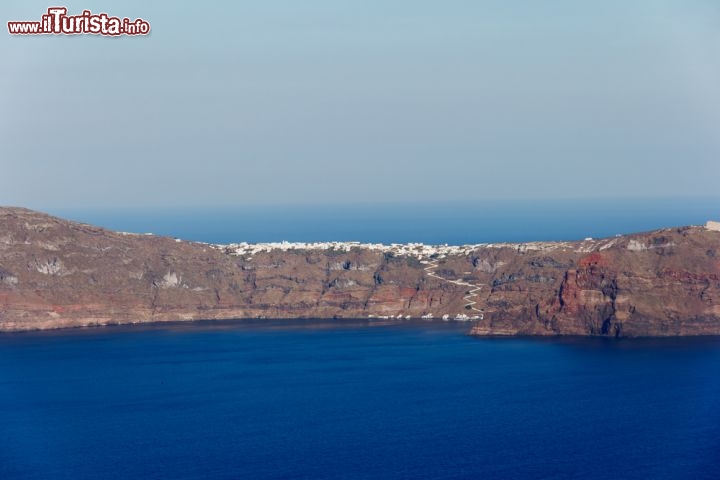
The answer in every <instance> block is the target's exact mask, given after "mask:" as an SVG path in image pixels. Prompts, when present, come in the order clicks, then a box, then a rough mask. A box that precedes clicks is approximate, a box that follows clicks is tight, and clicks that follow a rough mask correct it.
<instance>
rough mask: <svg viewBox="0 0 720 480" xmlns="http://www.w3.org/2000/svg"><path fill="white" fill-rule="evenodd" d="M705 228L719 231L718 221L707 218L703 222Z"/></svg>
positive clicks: (719, 224) (719, 223)
mask: <svg viewBox="0 0 720 480" xmlns="http://www.w3.org/2000/svg"><path fill="white" fill-rule="evenodd" d="M705 228H707V229H708V230H713V231H715V232H720V222H714V221H712V220H708V221H707V223H706V224H705Z"/></svg>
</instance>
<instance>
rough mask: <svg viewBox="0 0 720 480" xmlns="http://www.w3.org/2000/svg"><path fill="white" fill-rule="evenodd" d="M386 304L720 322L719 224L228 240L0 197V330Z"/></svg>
mask: <svg viewBox="0 0 720 480" xmlns="http://www.w3.org/2000/svg"><path fill="white" fill-rule="evenodd" d="M413 248H414V249H415V250H413ZM470 293H472V294H473V295H470V296H468V295H469V294H470ZM471 301H474V302H476V303H471ZM481 310H482V314H481V313H480V311H481ZM391 315H392V316H395V317H397V316H398V315H402V316H403V318H406V317H408V316H410V317H413V318H419V317H421V316H429V315H433V316H434V317H435V318H438V317H440V316H442V315H450V316H451V317H455V316H456V315H461V316H463V315H464V316H466V317H470V318H472V317H473V316H475V317H481V316H482V319H480V318H477V319H475V320H472V327H471V328H472V333H474V334H480V335H515V334H527V335H556V334H564V335H609V336H610V335H611V336H645V335H658V336H668V335H710V334H720V232H717V231H711V230H708V229H706V228H704V227H682V228H672V229H664V230H660V231H655V232H648V233H641V234H635V235H626V236H622V237H614V238H609V239H602V240H586V241H582V242H555V243H551V242H538V243H526V244H494V245H475V246H467V247H458V248H453V247H449V248H445V249H444V250H443V249H442V248H439V249H432V248H430V247H419V246H416V247H408V246H394V247H381V246H377V245H375V246H372V245H370V246H367V245H339V246H338V245H335V246H331V247H328V246H324V247H323V248H318V247H315V246H305V247H303V246H294V247H292V248H285V247H282V248H281V247H277V246H275V247H273V246H266V247H265V248H259V247H257V246H254V247H253V246H245V247H243V248H235V247H229V246H225V247H221V246H212V245H207V244H201V243H193V242H185V241H178V240H175V239H171V238H166V237H157V236H150V235H136V234H123V233H117V232H112V231H108V230H105V229H102V228H98V227H93V226H90V225H85V224H79V223H74V222H70V221H66V220H62V219H59V218H55V217H51V216H48V215H45V214H42V213H38V212H33V211H30V210H26V209H20V208H0V330H6V331H9V330H30V329H48V328H60V327H71V326H86V325H100V324H110V323H139V322H155V321H175V320H194V319H230V318H257V317H265V318H367V317H370V316H375V317H386V316H387V317H389V316H391Z"/></svg>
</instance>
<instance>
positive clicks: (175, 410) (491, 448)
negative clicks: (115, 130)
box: [0, 321, 720, 479]
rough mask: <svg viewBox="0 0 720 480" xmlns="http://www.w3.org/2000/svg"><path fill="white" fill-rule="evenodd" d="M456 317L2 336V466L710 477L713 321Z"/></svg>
mask: <svg viewBox="0 0 720 480" xmlns="http://www.w3.org/2000/svg"><path fill="white" fill-rule="evenodd" d="M465 332H466V326H465V325H460V324H456V323H442V322H440V323H419V322H418V323H412V324H404V325H377V324H372V323H367V322H354V323H353V322H344V323H337V322H335V323H333V322H329V321H317V322H311V321H306V322H297V321H296V322H271V323H260V322H258V321H248V322H228V323H195V324H181V325H180V324H178V325H160V326H143V327H107V328H97V329H84V330H68V331H59V332H42V333H23V334H10V335H8V334H5V335H0V478H2V479H15V478H27V479H31V478H32V479H40V478H43V479H44V478H52V479H97V478H111V479H112V478H118V479H119V478H122V479H126V478H168V479H200V478H243V479H245V478H246V479H264V478H277V479H293V478H306V479H336V478H344V479H365V478H372V479H375V478H376V479H395V478H406V479H439V478H448V479H476V478H485V479H494V478H497V479H507V478H552V479H564V478H582V479H596V478H607V479H618V478H642V479H645V478H653V479H674V478H692V479H703V478H706V479H717V478H720V375H718V372H720V338H705V339H693V338H690V339H663V340H650V339H633V340H629V339H625V340H615V339H612V340H608V339H597V338H586V339H582V338H555V339H539V338H538V339H532V338H509V339H478V338H471V337H468V336H466V335H465Z"/></svg>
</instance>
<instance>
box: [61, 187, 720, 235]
mask: <svg viewBox="0 0 720 480" xmlns="http://www.w3.org/2000/svg"><path fill="white" fill-rule="evenodd" d="M588 187H589V188H592V187H593V186H592V185H589V186H588ZM49 211H50V213H53V214H56V215H59V216H62V217H65V218H70V219H73V220H78V221H82V222H86V223H92V224H95V225H100V226H104V227H107V228H111V229H114V230H122V231H129V232H137V233H146V232H150V233H155V234H159V235H168V236H172V237H178V238H182V239H185V240H197V241H203V242H211V243H232V242H277V241H282V240H287V241H294V242H313V241H330V240H335V241H361V242H382V243H405V242H423V243H428V244H443V243H448V244H451V245H458V244H474V243H485V242H525V241H533V240H581V239H583V238H585V237H594V238H601V237H611V236H613V235H616V234H618V233H633V232H642V231H648V230H655V229H658V228H664V227H673V226H682V225H704V224H705V222H706V221H707V220H710V219H717V220H720V197H716V198H681V199H677V198H644V199H628V198H605V199H582V200H578V199H576V200H541V201H538V200H488V201H475V202H465V203H461V202H447V203H432V204H430V203H428V204H423V203H408V204H401V203H396V204H373V203H367V204H362V205H343V204H334V203H333V202H332V199H329V201H328V203H327V204H324V205H300V204H298V205H285V206H254V207H249V206H248V207H232V208H231V207H224V208H193V207H189V208H165V209H163V208H150V209H138V208H135V209H95V208H92V207H87V208H74V209H50V210H49Z"/></svg>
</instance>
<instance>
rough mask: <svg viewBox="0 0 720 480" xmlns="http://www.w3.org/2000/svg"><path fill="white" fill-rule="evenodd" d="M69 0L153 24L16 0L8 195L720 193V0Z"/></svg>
mask: <svg viewBox="0 0 720 480" xmlns="http://www.w3.org/2000/svg"><path fill="white" fill-rule="evenodd" d="M64 5H65V6H67V7H68V10H69V13H70V14H79V13H81V11H82V10H83V9H90V10H91V11H92V12H93V13H99V12H107V13H108V14H110V15H116V16H119V17H124V16H126V17H129V18H130V19H134V18H138V17H141V18H143V19H145V20H146V21H148V22H149V23H150V25H151V29H152V30H151V34H150V35H148V36H136V37H127V36H125V37H117V38H111V37H102V36H95V35H79V36H60V35H43V36H14V35H10V34H9V33H8V32H7V29H6V27H5V22H7V21H10V20H39V19H40V17H41V15H42V14H43V13H45V11H46V9H47V8H48V7H50V6H51V4H48V3H42V2H37V1H35V0H31V1H9V2H8V1H5V2H3V3H2V5H1V6H0V13H2V26H3V29H4V31H3V32H1V34H0V58H2V67H0V68H1V70H2V74H1V75H0V205H19V206H26V207H30V208H37V209H43V208H45V209H47V208H50V207H52V208H60V207H62V208H66V207H67V208H74V207H88V206H93V207H108V208H118V207H168V206H199V207H202V206H248V205H249V206H252V205H265V204H331V203H332V204H344V203H365V202H410V203H412V202H420V201H422V202H428V201H429V202H433V201H448V200H452V201H461V202H463V201H467V202H478V201H482V200H484V199H503V198H513V199H516V198H523V199H538V200H542V199H549V198H554V199H555V198H561V199H562V198H568V199H573V198H589V197H592V198H616V197H629V198H648V197H655V196H664V197H675V196H677V197H687V196H713V195H717V194H718V190H719V189H718V180H719V178H720V2H717V1H716V0H619V1H615V0H603V1H595V2H578V1H577V0H555V1H552V2H551V1H529V0H527V1H518V0H497V1H479V0H475V1H473V0H466V1H461V0H447V1H442V2H438V1H423V0H395V1H393V0H363V1H359V0H356V1H343V0H323V1H320V0H307V1H298V0H285V1H273V0H263V1H260V0H257V1H252V2H250V1H243V0H238V1H232V2H231V1H227V2H179V1H172V2H170V1H154V2H145V1H122V2H119V1H115V2H110V1H104V2H103V1H94V0H85V1H81V2H79V1H72V2H65V3H64Z"/></svg>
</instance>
